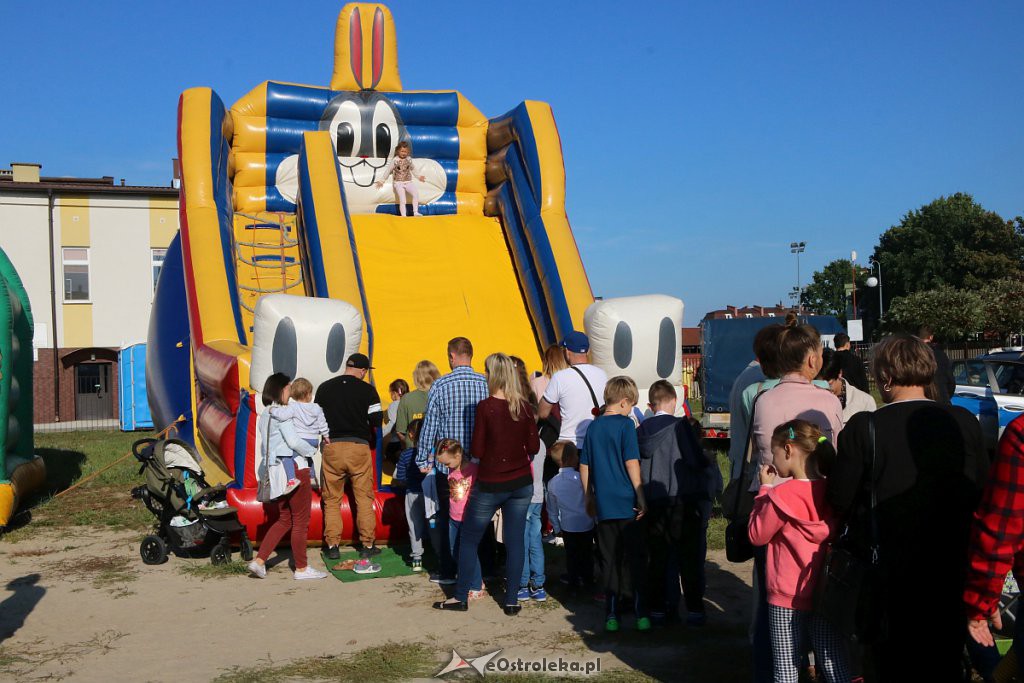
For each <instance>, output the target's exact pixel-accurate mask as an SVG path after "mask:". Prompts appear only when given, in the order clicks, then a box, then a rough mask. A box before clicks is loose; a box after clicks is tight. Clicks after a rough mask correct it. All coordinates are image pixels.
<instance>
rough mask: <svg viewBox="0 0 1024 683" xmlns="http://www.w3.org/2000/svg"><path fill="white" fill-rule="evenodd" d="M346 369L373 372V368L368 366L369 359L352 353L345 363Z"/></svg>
mask: <svg viewBox="0 0 1024 683" xmlns="http://www.w3.org/2000/svg"><path fill="white" fill-rule="evenodd" d="M345 367H346V368H356V369H357V370H374V369H375V368H374V367H373V366H372V365H370V359H369V358H367V357H366V356H364V355H363V354H361V353H353V354H352V355H351V356H349V357H348V360H347V361H345Z"/></svg>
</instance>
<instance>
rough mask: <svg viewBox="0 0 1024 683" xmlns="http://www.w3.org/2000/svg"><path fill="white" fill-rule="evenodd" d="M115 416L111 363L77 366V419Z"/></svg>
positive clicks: (102, 418)
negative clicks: (111, 385)
mask: <svg viewBox="0 0 1024 683" xmlns="http://www.w3.org/2000/svg"><path fill="white" fill-rule="evenodd" d="M113 417H114V397H113V394H111V392H110V363H82V364H80V365H76V366H75V419H76V420H109V419H111V418H113Z"/></svg>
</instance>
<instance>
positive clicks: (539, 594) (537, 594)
mask: <svg viewBox="0 0 1024 683" xmlns="http://www.w3.org/2000/svg"><path fill="white" fill-rule="evenodd" d="M530 599H531V600H536V601H537V602H544V601H545V600H547V599H548V593H547V591H545V590H544V586H541V587H540V588H535V589H533V590H532V591H530Z"/></svg>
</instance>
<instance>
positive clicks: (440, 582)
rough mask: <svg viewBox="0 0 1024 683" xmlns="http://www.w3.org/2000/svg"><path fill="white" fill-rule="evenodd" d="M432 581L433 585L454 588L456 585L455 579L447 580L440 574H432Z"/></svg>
mask: <svg viewBox="0 0 1024 683" xmlns="http://www.w3.org/2000/svg"><path fill="white" fill-rule="evenodd" d="M430 581H431V582H432V583H436V584H438V585H439V586H452V585H455V579H446V578H445V577H443V576H441V575H440V574H431V575H430Z"/></svg>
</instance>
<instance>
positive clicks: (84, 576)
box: [49, 555, 139, 588]
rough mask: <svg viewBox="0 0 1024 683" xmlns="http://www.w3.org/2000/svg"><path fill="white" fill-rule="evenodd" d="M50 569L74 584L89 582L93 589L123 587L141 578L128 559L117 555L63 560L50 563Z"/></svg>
mask: <svg viewBox="0 0 1024 683" xmlns="http://www.w3.org/2000/svg"><path fill="white" fill-rule="evenodd" d="M49 569H50V571H52V572H54V573H55V574H57V575H59V576H61V577H62V578H64V579H66V580H69V581H72V582H74V583H77V582H80V581H81V582H84V581H88V582H90V583H91V584H92V587H93V588H112V587H115V586H122V585H124V584H126V583H129V582H131V581H135V580H136V579H137V578H139V575H138V572H136V571H135V569H134V568H133V567H132V565H131V563H130V562H129V560H128V558H126V557H117V556H116V555H109V556H107V557H76V558H72V559H67V560H61V561H59V562H52V563H50V566H49Z"/></svg>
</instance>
